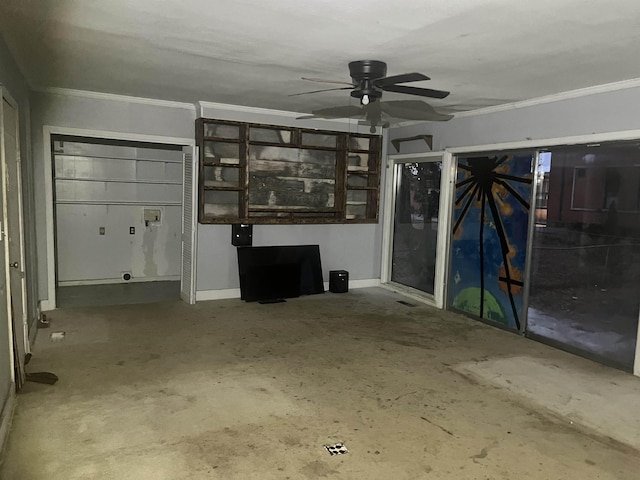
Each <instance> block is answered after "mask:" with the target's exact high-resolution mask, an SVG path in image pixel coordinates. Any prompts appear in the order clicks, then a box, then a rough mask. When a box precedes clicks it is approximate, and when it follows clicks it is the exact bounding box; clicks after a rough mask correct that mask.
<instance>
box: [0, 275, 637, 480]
mask: <svg viewBox="0 0 640 480" xmlns="http://www.w3.org/2000/svg"><path fill="white" fill-rule="evenodd" d="M401 299H402V297H400V296H397V295H396V294H393V293H391V292H389V291H387V290H384V289H381V288H372V289H362V290H352V291H351V292H349V293H347V294H331V293H326V294H324V295H314V296H309V297H303V298H298V299H292V300H289V301H287V302H286V303H279V304H270V305H260V304H257V303H251V304H247V303H244V302H241V301H240V300H221V301H215V302H201V303H198V304H197V305H195V306H189V305H186V304H184V303H181V302H168V303H156V304H148V305H125V306H111V307H99V308H97V307H91V308H76V309H66V310H59V311H56V312H52V313H51V314H50V319H51V323H52V325H51V327H50V329H48V330H40V331H39V337H38V339H37V342H36V346H35V350H34V358H33V359H32V361H31V363H30V364H29V365H28V370H29V371H30V372H35V371H41V370H48V371H53V372H55V373H56V374H57V375H58V376H59V377H60V381H59V382H58V383H57V384H56V385H54V386H46V385H39V384H33V383H29V384H27V386H26V388H25V389H24V391H23V392H22V393H21V394H20V395H19V397H18V407H17V410H16V414H15V418H14V421H13V427H12V432H11V436H10V439H9V443H8V446H7V450H6V452H5V454H4V463H3V466H2V471H1V472H2V473H1V474H0V478H2V479H4V480H41V479H42V480H44V479H46V480H75V479H83V480H84V479H114V480H115V479H117V480H125V479H132V480H133V479H135V480H141V479H153V480H165V479H166V480H176V479H181V480H196V479H197V480H200V479H203V480H204V479H207V480H210V479H243V480H245V479H261V480H262V479H296V480H297V479H322V478H327V479H384V480H389V479H394V480H396V479H423V478H433V479H510V480H511V479H568V478H576V479H578V478H579V479H587V478H588V479H592V478H598V479H627V478H628V479H637V478H638V472H639V471H640V455H639V454H638V451H637V450H635V449H634V448H632V446H630V445H634V446H635V447H636V448H640V428H639V427H640V423H639V422H640V412H639V411H638V409H637V408H636V407H637V404H638V402H637V399H638V398H640V379H638V378H636V377H633V376H631V375H628V374H625V373H623V372H619V371H616V370H613V369H609V368H607V367H604V366H602V365H598V364H596V363H593V362H590V361H588V360H585V359H583V358H579V357H575V356H572V355H569V354H567V353H564V352H561V351H559V350H555V349H552V348H550V347H547V346H545V345H542V344H539V343H535V342H532V341H530V340H527V339H524V338H521V337H518V336H516V335H514V334H511V333H508V332H504V331H501V330H497V329H494V328H491V327H488V326H486V325H483V324H481V323H478V322H475V321H473V320H470V319H467V318H464V317H460V316H458V315H455V314H452V313H448V312H443V311H439V310H435V309H432V308H430V307H427V306H422V305H419V306H416V307H409V306H406V305H402V304H400V303H398V302H397V300H401ZM56 331H65V332H66V337H65V339H64V340H63V341H61V342H51V341H50V339H49V334H50V333H52V332H56ZM526 370H530V371H526ZM550 372H553V374H550ZM567 399H568V400H567ZM621 405H622V407H621ZM625 405H626V407H625ZM610 437H613V438H610ZM337 442H345V444H346V447H347V448H348V449H349V453H348V454H346V455H339V456H334V457H332V456H329V454H328V453H327V452H326V450H324V448H323V445H325V444H332V443H337Z"/></svg>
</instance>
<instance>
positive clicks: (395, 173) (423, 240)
mask: <svg viewBox="0 0 640 480" xmlns="http://www.w3.org/2000/svg"><path fill="white" fill-rule="evenodd" d="M450 158H451V157H450V156H449V155H447V154H444V153H443V152H435V153H433V154H426V155H425V154H421V155H419V156H416V155H397V156H391V157H390V167H391V168H392V170H391V171H392V175H391V179H390V180H391V184H390V185H391V188H393V191H392V198H391V202H390V203H391V209H389V210H388V215H389V217H390V221H389V225H388V227H387V228H388V238H389V248H388V249H385V251H387V252H389V253H388V254H387V256H388V258H387V262H386V263H387V265H388V272H387V274H386V275H384V276H383V281H386V282H388V283H389V285H391V286H394V287H399V288H400V289H403V290H405V291H406V292H409V293H413V294H416V295H419V296H420V297H424V298H425V299H427V300H429V301H431V302H432V303H435V304H436V305H441V304H442V296H443V293H444V292H443V289H442V286H443V284H444V282H443V277H444V272H445V265H444V261H445V258H446V254H445V252H446V237H445V235H446V231H447V225H448V217H449V215H448V212H449V209H448V208H447V205H448V203H449V202H448V198H449V191H450V189H449V181H448V178H449V171H450V168H449V165H450ZM388 186H389V183H388ZM388 190H389V189H388ZM443 239H444V241H443ZM384 277H386V278H384Z"/></svg>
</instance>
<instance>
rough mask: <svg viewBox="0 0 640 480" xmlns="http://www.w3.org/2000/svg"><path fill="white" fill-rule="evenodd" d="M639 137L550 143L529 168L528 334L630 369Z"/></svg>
mask: <svg viewBox="0 0 640 480" xmlns="http://www.w3.org/2000/svg"><path fill="white" fill-rule="evenodd" d="M639 148H640V142H616V143H609V144H602V145H600V144H597V145H575V146H567V147H556V148H551V149H549V151H548V152H544V153H541V154H540V156H539V160H538V165H537V171H536V184H537V185H536V186H537V188H536V190H537V195H536V205H535V228H534V229H533V251H532V256H531V268H530V271H531V274H530V296H529V308H528V322H527V335H528V336H531V337H535V338H537V339H539V340H542V341H545V342H546V343H551V344H554V345H556V346H559V347H560V348H564V349H567V350H571V351H575V353H579V354H582V355H585V356H588V357H591V358H594V359H595V360H599V361H601V362H603V363H607V364H610V365H613V366H616V367H618V368H622V369H624V370H632V368H633V363H634V354H635V349H636V338H637V329H638V305H639V302H638V298H639V296H640V149H639Z"/></svg>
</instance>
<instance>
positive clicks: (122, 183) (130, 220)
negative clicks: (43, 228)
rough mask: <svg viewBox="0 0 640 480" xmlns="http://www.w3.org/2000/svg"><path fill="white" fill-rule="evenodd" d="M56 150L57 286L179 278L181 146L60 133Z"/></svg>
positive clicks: (56, 141)
mask: <svg viewBox="0 0 640 480" xmlns="http://www.w3.org/2000/svg"><path fill="white" fill-rule="evenodd" d="M53 148H54V159H53V160H54V162H53V163H54V175H55V204H56V249H57V278H58V284H59V285H72V284H86V283H111V282H119V281H124V280H122V275H123V273H124V272H129V273H130V274H131V275H132V280H131V281H154V280H169V279H171V280H177V279H179V278H180V251H181V244H180V242H181V238H180V236H181V230H180V228H181V212H182V209H181V203H182V151H180V150H165V149H156V148H148V147H146V146H144V147H143V146H131V145H130V144H126V145H108V144H97V143H82V142H78V141H75V140H74V141H69V140H68V139H61V138H56V140H55V141H54V144H53ZM145 210H155V211H159V212H160V219H159V221H157V222H155V221H151V222H149V221H145V216H144V213H145Z"/></svg>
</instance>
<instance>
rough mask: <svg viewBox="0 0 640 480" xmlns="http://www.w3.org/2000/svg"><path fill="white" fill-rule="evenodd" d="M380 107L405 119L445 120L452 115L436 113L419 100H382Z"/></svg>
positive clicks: (394, 115)
mask: <svg viewBox="0 0 640 480" xmlns="http://www.w3.org/2000/svg"><path fill="white" fill-rule="evenodd" d="M380 108H381V109H382V111H383V112H384V113H386V114H387V115H390V116H392V117H396V118H403V119H405V120H428V121H432V122H446V121H447V120H451V119H452V118H453V115H447V114H444V113H438V112H436V111H435V110H434V108H433V107H432V106H431V105H429V104H428V103H425V102H423V101H421V100H396V101H390V102H382V103H381V104H380Z"/></svg>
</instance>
